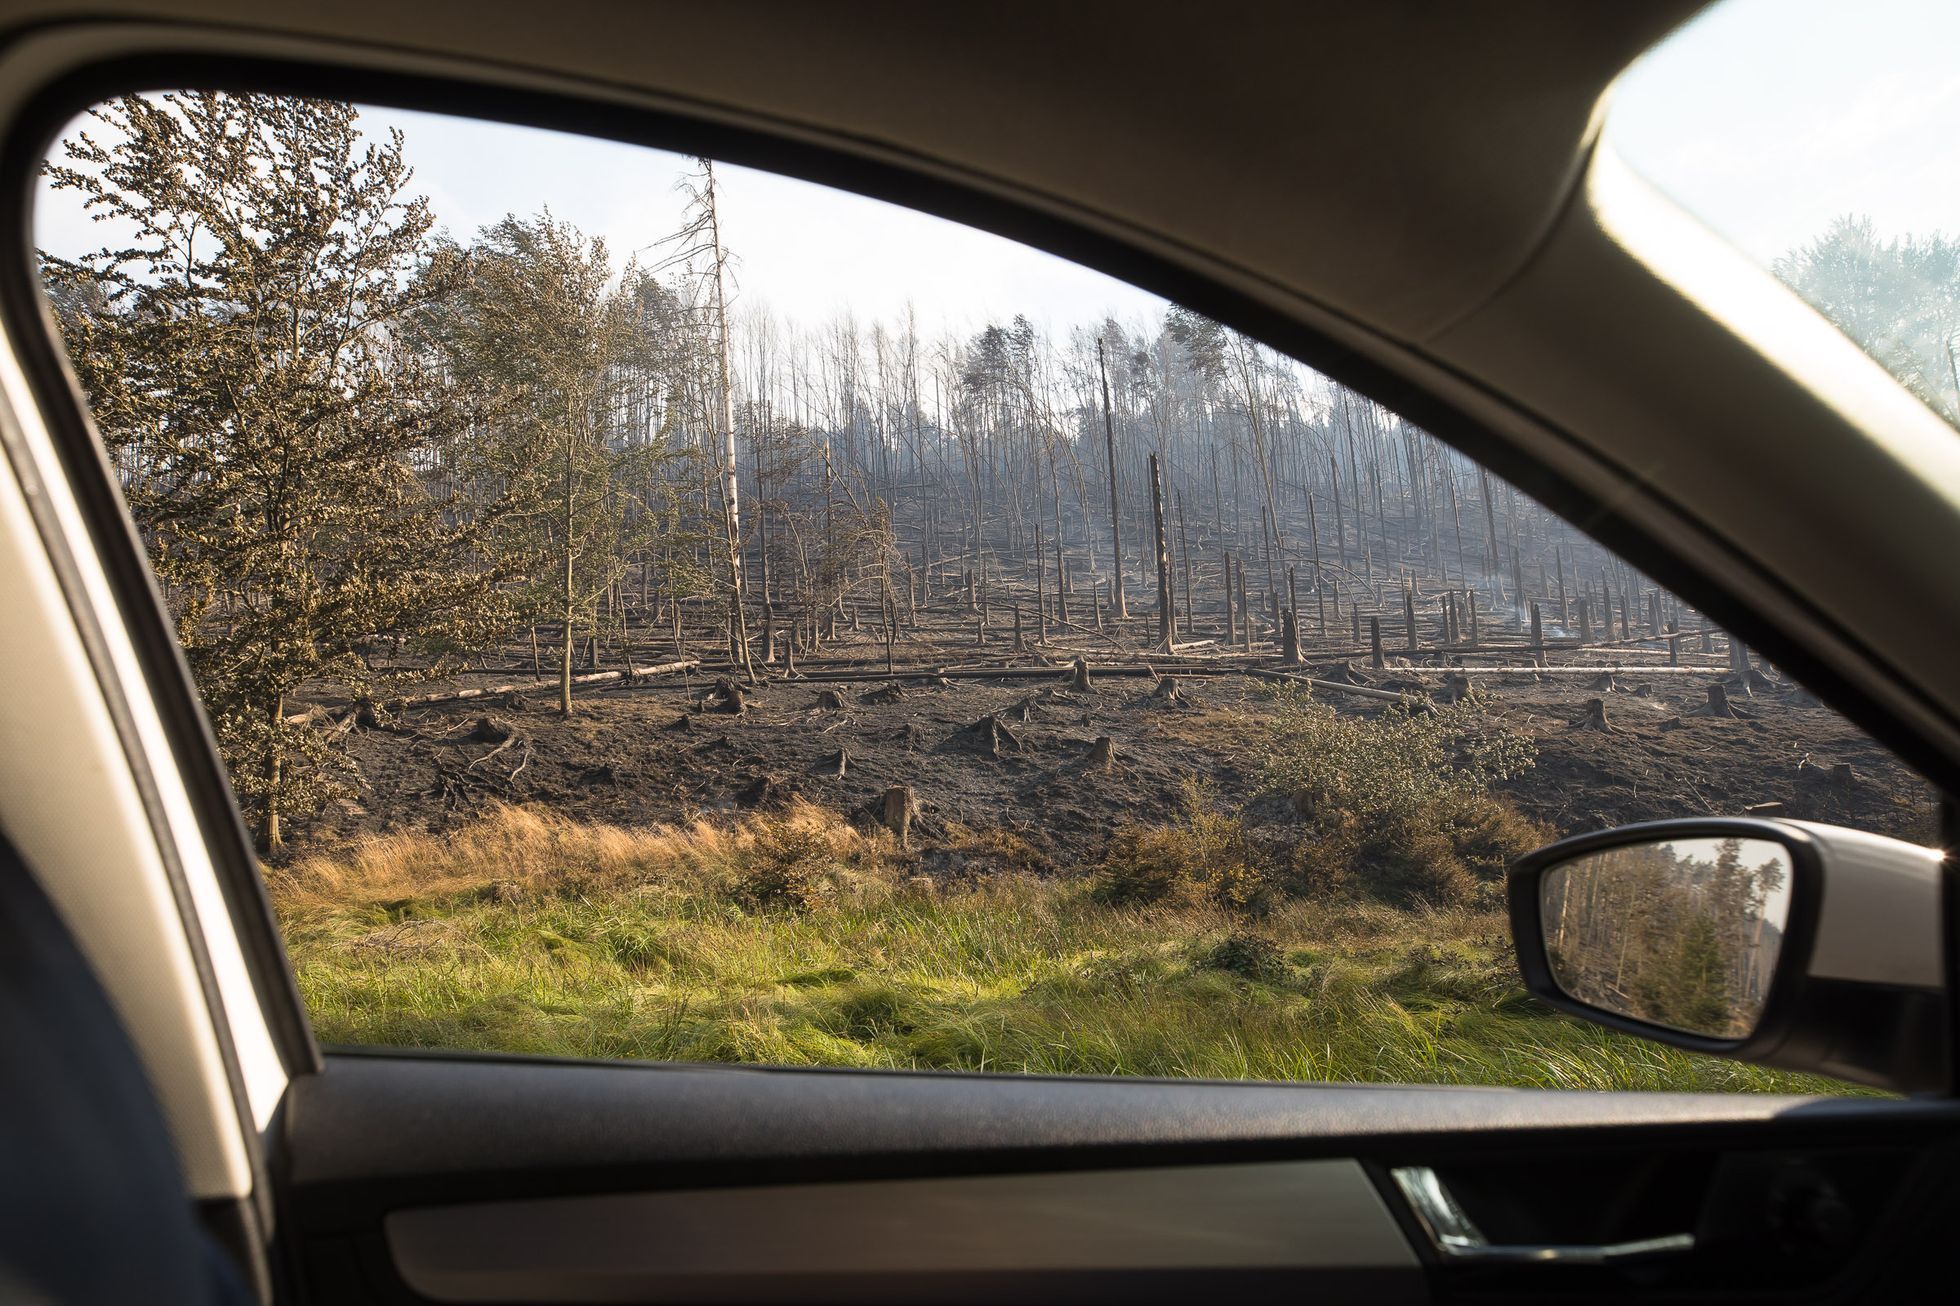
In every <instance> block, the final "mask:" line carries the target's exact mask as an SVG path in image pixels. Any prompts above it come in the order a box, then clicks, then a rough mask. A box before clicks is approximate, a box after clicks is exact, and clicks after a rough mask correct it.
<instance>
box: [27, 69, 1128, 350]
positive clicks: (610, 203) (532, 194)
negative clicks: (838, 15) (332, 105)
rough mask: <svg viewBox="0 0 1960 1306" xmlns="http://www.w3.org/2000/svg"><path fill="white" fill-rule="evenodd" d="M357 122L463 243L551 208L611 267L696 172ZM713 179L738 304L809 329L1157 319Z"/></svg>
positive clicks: (941, 231) (535, 134) (1083, 289)
mask: <svg viewBox="0 0 1960 1306" xmlns="http://www.w3.org/2000/svg"><path fill="white" fill-rule="evenodd" d="M361 123H362V125H363V126H364V127H366V128H367V130H369V131H370V132H372V133H373V134H375V135H377V136H378V135H380V134H382V133H383V132H385V131H386V130H387V128H388V127H390V126H394V127H399V128H401V131H402V135H403V139H404V154H405V155H406V157H407V159H408V162H409V164H410V166H412V167H413V168H414V170H415V176H414V180H413V182H412V183H411V186H410V189H411V190H412V191H415V192H419V193H421V194H425V195H427V196H428V197H429V203H430V207H431V208H432V209H433V210H434V212H435V216H436V221H437V225H438V226H439V227H446V228H447V229H448V230H449V231H450V233H451V234H452V235H454V236H456V237H457V238H458V239H459V240H463V241H465V242H467V241H468V240H469V239H470V238H471V237H472V236H474V235H475V234H476V232H477V230H478V229H479V228H481V227H484V226H487V225H489V224H490V223H493V222H495V221H497V220H498V219H499V218H501V217H503V216H504V214H506V213H516V214H518V215H520V216H526V217H528V216H531V215H533V214H535V213H536V212H537V211H538V210H539V209H540V208H541V207H543V206H545V205H549V206H550V208H551V211H552V213H553V214H554V215H555V216H556V217H558V218H559V219H561V220H565V221H570V222H571V223H573V224H574V225H576V226H577V227H579V228H580V229H581V230H582V231H584V232H585V233H586V234H587V235H589V236H603V237H604V238H605V240H606V244H607V247H608V248H609V249H610V251H611V253H612V256H613V266H614V267H615V269H617V268H618V267H620V266H622V265H623V264H624V263H625V261H626V259H627V257H628V256H630V255H631V254H633V252H634V251H636V250H641V249H644V247H646V246H648V245H650V244H652V243H653V242H655V241H658V240H660V239H662V238H663V237H666V236H669V235H671V234H672V233H673V232H674V231H675V230H676V229H677V228H678V227H679V226H680V225H681V220H682V210H683V208H684V207H685V206H686V204H687V197H686V196H685V195H684V194H683V193H682V192H681V191H680V190H679V189H678V188H677V183H678V182H679V180H680V179H681V177H682V176H683V175H684V174H687V173H689V172H692V171H693V170H694V167H695V165H694V163H693V161H692V160H691V159H688V158H685V157H683V156H681V155H677V154H669V153H666V152H664V151H660V150H649V149H645V148H643V147H640V146H634V145H620V144H617V143H615V142H611V141H600V140H592V139H589V138H586V137H581V136H572V135H565V134H561V133H557V132H547V131H537V130H533V129H530V128H523V127H511V126H506V125H503V124H499V123H483V122H476V121H472V120H469V119H463V118H449V117H444V116H441V115H435V114H423V113H408V112H404V111H401V110H394V109H377V108H366V107H364V108H363V109H362V110H361ZM715 176H716V181H717V189H718V191H719V193H720V195H719V197H720V205H721V219H722V229H723V238H724V240H725V242H726V244H727V245H728V248H729V249H730V251H731V252H732V253H733V255H734V256H735V260H736V261H735V263H734V265H733V267H734V272H735V276H736V279H737V282H738V285H739V297H738V301H737V302H738V306H748V307H756V306H766V307H768V308H769V309H771V310H773V311H774V312H776V313H779V314H782V315H784V316H787V317H789V318H792V319H794V320H796V321H798V322H800V323H802V324H804V325H809V326H814V325H818V324H821V323H824V322H828V321H829V320H831V319H832V318H833V317H834V316H836V314H837V313H838V312H839V311H840V310H841V309H843V308H845V307H846V306H848V307H849V308H850V310H851V311H852V312H853V313H854V314H855V315H856V316H857V318H858V319H859V320H860V321H869V320H871V319H882V320H885V321H892V320H895V319H897V318H898V317H900V316H901V315H902V314H903V312H904V310H905V307H906V305H907V303H908V302H909V303H910V304H912V305H913V306H914V307H915V308H916V310H917V312H918V315H919V325H920V328H921V330H922V331H923V332H925V333H926V334H928V335H931V334H934V333H936V332H937V331H938V330H939V329H940V328H942V327H945V328H950V329H952V330H954V331H956V332H959V333H961V334H966V333H968V332H971V331H976V330H978V329H979V328H981V327H982V326H985V325H986V324H987V323H988V322H990V321H999V322H1003V323H1004V322H1006V321H1008V320H1009V319H1011V318H1012V317H1013V316H1014V315H1015V314H1016V313H1023V314H1026V315H1027V317H1028V318H1029V320H1030V321H1032V322H1033V323H1034V324H1035V325H1036V326H1039V327H1048V328H1053V329H1055V330H1057V331H1060V330H1065V329H1066V328H1067V327H1068V326H1070V325H1074V324H1076V323H1088V322H1096V321H1100V320H1102V318H1103V317H1104V316H1105V314H1108V315H1113V316H1115V317H1116V318H1117V319H1118V320H1119V321H1123V322H1132V321H1135V320H1137V319H1139V318H1141V319H1148V320H1151V321H1155V320H1157V319H1160V318H1161V317H1162V315H1163V311H1164V301H1163V300H1161V299H1159V298H1158V297H1156V296H1155V295H1150V294H1146V293H1145V292H1143V291H1141V290H1138V289H1136V288H1135V287H1132V286H1130V285H1127V284H1125V283H1124V282H1121V281H1117V280H1114V279H1112V278H1110V277H1106V276H1103V275H1102V274H1101V273H1098V272H1092V271H1090V270H1088V269H1087V268H1083V267H1080V266H1078V265H1076V264H1073V263H1069V262H1067V261H1065V260H1062V259H1059V258H1055V257H1053V256H1052V255H1049V254H1044V253H1041V252H1038V251H1036V250H1032V249H1029V248H1028V247H1027V246H1025V245H1020V244H1017V243H1015V242H1013V241H1010V240H1004V239H1002V238H1000V237H998V236H994V235H990V234H988V233H986V232H981V231H976V230H973V229H972V228H969V227H963V226H961V225H959V224H957V223H953V222H947V221H944V220H942V219H939V218H933V217H927V216H926V215H924V214H920V213H915V212H913V211H911V210H909V209H904V208H900V207H897V206H896V205H891V204H885V203H881V202H879V201H876V200H870V199H865V198H863V197H861V196H858V195H853V194H849V193H847V192H844V191H838V190H833V189H831V188H828V187H824V186H815V185H811V184H809V183H807V182H801V181H793V180H791V179H789V178H786V177H779V176H775V175H773V174H771V173H766V172H757V171H754V170H753V169H749V168H738V167H734V166H731V165H726V164H717V165H716V167H715ZM34 219H35V223H34V226H35V239H36V241H37V242H38V243H39V244H40V245H41V246H42V248H45V249H49V250H52V251H54V252H56V253H63V254H76V253H81V252H84V251H86V250H90V249H95V248H99V247H100V246H101V245H102V244H103V243H104V233H103V232H102V230H101V229H100V228H92V226H91V224H90V223H89V221H88V220H87V219H86V218H85V217H84V216H83V215H82V214H81V213H80V211H79V208H78V207H77V205H76V204H75V203H74V201H73V199H72V197H71V196H70V195H67V194H56V193H52V192H48V191H46V190H43V192H42V196H41V202H40V203H38V204H37V205H36V207H35V214H34ZM665 252H666V251H663V250H657V249H654V250H646V251H645V253H643V254H642V256H641V257H642V260H643V261H646V262H654V261H658V260H659V259H660V258H662V257H664V255H665Z"/></svg>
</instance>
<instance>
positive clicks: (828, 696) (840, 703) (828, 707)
mask: <svg viewBox="0 0 1960 1306" xmlns="http://www.w3.org/2000/svg"><path fill="white" fill-rule="evenodd" d="M817 708H818V710H819V711H823V712H842V711H843V710H844V696H843V695H842V694H840V693H838V692H837V691H836V690H834V689H826V690H824V691H822V692H821V693H819V694H818V695H817Z"/></svg>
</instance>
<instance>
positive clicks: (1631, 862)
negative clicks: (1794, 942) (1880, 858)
mask: <svg viewBox="0 0 1960 1306" xmlns="http://www.w3.org/2000/svg"><path fill="white" fill-rule="evenodd" d="M1766 848H1768V849H1771V850H1773V852H1774V854H1775V855H1774V856H1764V855H1763V853H1764V851H1765V849H1766ZM1692 849H1693V845H1689V846H1688V847H1686V848H1684V847H1683V846H1682V845H1680V844H1673V843H1644V844H1632V845H1628V846H1626V847H1622V848H1613V849H1608V850H1606V851H1604V852H1598V853H1592V854H1589V855H1587V856H1584V857H1579V858H1575V859H1574V860H1573V861H1571V862H1569V863H1567V864H1566V865H1564V866H1562V867H1559V868H1556V869H1554V870H1553V871H1551V872H1550V873H1548V874H1547V875H1546V877H1545V881H1544V895H1543V899H1542V902H1541V904H1540V906H1541V911H1542V915H1543V921H1544V930H1545V940H1546V946H1547V950H1548V952H1549V954H1550V957H1551V963H1552V972H1553V975H1554V977H1555V978H1556V979H1557V980H1558V983H1559V986H1560V987H1561V988H1563V989H1564V990H1565V991H1566V992H1568V993H1570V994H1572V995H1573V996H1574V997H1577V998H1580V999H1582V1000H1584V1001H1587V1002H1591V1003H1594V1004H1595V1005H1598V1006H1602V1007H1605V1008H1607V1009H1608V1010H1611V1011H1617V1012H1619V1013H1621V1014H1622V1015H1628V1016H1634V1017H1636V1018H1638V1019H1641V1020H1647V1021H1652V1022H1654V1023H1656V1024H1661V1025H1669V1026H1673V1027H1674V1028H1677V1029H1686V1030H1693V1031H1695V1032H1697V1033H1703V1034H1711V1035H1715V1036H1718V1037H1734V1038H1739V1037H1741V1036H1743V1035H1746V1034H1747V1033H1748V1032H1749V1031H1750V1030H1751V1029H1752V1028H1754V1027H1755V1023H1756V1019H1757V1017H1758V1016H1759V1015H1760V1014H1761V1013H1762V1008H1763V999H1764V996H1765V994H1766V993H1767V991H1768V985H1769V981H1770V977H1771V975H1772V974H1773V973H1774V970H1775V964H1776V957H1777V954H1778V952H1779V950H1780V949H1781V947H1782V941H1783V932H1782V926H1783V921H1782V919H1781V916H1780V914H1779V913H1778V912H1776V911H1775V910H1773V908H1772V904H1773V903H1775V902H1779V901H1781V899H1780V897H1779V896H1778V895H1779V893H1780V891H1781V890H1782V889H1783V887H1784V883H1785V879H1786V876H1787V868H1786V864H1785V862H1784V860H1783V857H1782V851H1781V849H1780V848H1775V846H1774V845H1765V844H1763V843H1762V842H1761V841H1759V840H1750V841H1744V840H1741V839H1723V840H1721V841H1720V842H1718V843H1716V844H1715V845H1714V849H1713V855H1712V856H1710V857H1705V858H1698V857H1696V856H1695V855H1694V852H1693V851H1692ZM1745 850H1746V851H1748V852H1749V853H1750V854H1752V855H1754V856H1756V857H1758V858H1760V860H1758V861H1757V862H1756V863H1755V864H1753V865H1751V864H1748V863H1747V862H1746V861H1745V856H1744V854H1745Z"/></svg>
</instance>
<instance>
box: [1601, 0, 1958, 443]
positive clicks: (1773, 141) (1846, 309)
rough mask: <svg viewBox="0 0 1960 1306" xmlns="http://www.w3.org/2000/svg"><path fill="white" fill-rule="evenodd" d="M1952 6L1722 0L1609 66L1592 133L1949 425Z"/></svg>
mask: <svg viewBox="0 0 1960 1306" xmlns="http://www.w3.org/2000/svg"><path fill="white" fill-rule="evenodd" d="M1956 43H1960V8H1956V7H1955V6H1953V5H1951V4H1946V3H1943V0H1867V3H1864V4H1860V5H1857V6H1856V7H1854V8H1846V7H1845V6H1843V5H1836V4H1831V3H1828V0H1721V3H1719V4H1715V5H1711V6H1710V7H1709V8H1708V9H1707V10H1706V11H1705V12H1704V13H1702V14H1701V15H1699V16H1698V17H1696V18H1695V19H1694V20H1693V21H1692V22H1690V23H1688V24H1687V25H1686V26H1684V27H1683V28H1682V29H1681V30H1680V31H1678V32H1676V33H1675V34H1674V35H1673V36H1671V37H1669V38H1668V39H1667V40H1666V41H1663V42H1662V43H1661V44H1660V45H1659V46H1658V47H1656V48H1655V49H1654V50H1653V51H1652V52H1650V53H1649V54H1648V55H1647V56H1646V57H1645V58H1643V59H1642V60H1641V61H1640V62H1639V63H1637V64H1635V65H1634V67H1633V68H1632V69H1631V70H1630V71H1629V72H1628V73H1627V74H1626V75H1625V76H1624V77H1622V78H1621V79H1620V81H1619V83H1618V84H1617V85H1616V86H1615V88H1614V92H1613V96H1612V100H1611V104H1610V112H1609V113H1608V115H1607V120H1606V140H1607V142H1608V144H1610V145H1611V146H1612V147H1613V148H1614V149H1615V150H1616V151H1617V152H1618V153H1619V154H1620V155H1621V156H1622V157H1624V158H1625V159H1626V160H1627V161H1628V162H1629V163H1631V164H1632V165H1633V166H1634V168H1635V169H1637V170H1638V171H1639V172H1640V173H1642V174H1643V175H1644V176H1645V177H1646V178H1647V179H1648V180H1650V181H1652V182H1653V183H1654V184H1655V185H1656V186H1658V187H1659V188H1660V189H1661V190H1663V191H1665V192H1666V193H1667V194H1668V196H1669V197H1671V198H1672V199H1673V200H1675V201H1676V202H1678V203H1679V204H1681V205H1682V206H1683V207H1684V208H1686V209H1687V210H1689V211H1690V212H1692V213H1694V214H1695V215H1696V216H1697V217H1699V218H1700V219H1701V220H1702V221H1703V222H1705V223H1707V224H1708V225H1709V226H1710V227H1711V228H1712V229H1714V230H1715V231H1716V232H1717V233H1719V234H1720V235H1722V236H1723V237H1725V238H1727V239H1728V240H1729V241H1731V242H1732V243H1734V245H1735V246H1736V247H1737V248H1738V249H1740V250H1741V251H1742V252H1743V253H1745V254H1747V255H1748V256H1749V257H1751V258H1753V259H1755V260H1756V261H1757V262H1759V263H1761V264H1762V265H1763V266H1765V267H1767V268H1769V269H1771V270H1772V271H1773V272H1774V273H1775V274H1776V275H1777V276H1778V277H1779V278H1781V279H1782V280H1783V281H1784V282H1785V283H1786V284H1787V285H1789V286H1790V287H1791V288H1792V289H1793V290H1795V291H1796V292H1797V293H1798V294H1799V295H1802V296H1803V297H1804V299H1806V300H1807V301H1809V303H1810V304H1811V306H1812V307H1814V308H1816V309H1817V310H1818V311H1820V312H1821V313H1823V314H1824V315H1825V316H1826V317H1828V318H1830V319H1831V321H1833V322H1834V323H1836V324H1837V325H1838V327H1839V328H1840V329H1842V330H1843V331H1844V332H1845V334H1846V335H1848V336H1850V337H1851V338H1852V339H1853V340H1855V341H1856V342H1857V343H1858V344H1859V345H1860V346H1861V347H1862V348H1863V349H1864V350H1865V351H1866V352H1867V353H1869V354H1870V355H1871V356H1872V357H1873V358H1874V359H1876V360H1877V361H1878V362H1880V363H1882V364H1883V365H1884V366H1885V367H1886V369H1887V370H1889V371H1890V372H1891V373H1892V374H1893V375H1894V376H1895V377H1897V378H1898V379H1899V380H1900V381H1901V382H1903V383H1904V384H1905V385H1906V386H1907V387H1908V388H1909V389H1911V390H1912V392H1913V393H1914V394H1916V395H1918V396H1919V397H1920V399H1922V400H1924V401H1925V403H1926V405H1927V406H1928V407H1930V408H1931V409H1933V411H1935V412H1937V413H1939V414H1940V415H1941V416H1942V417H1944V418H1945V419H1946V420H1947V421H1948V422H1951V423H1955V424H1960V229H1957V228H1956V226H1955V222H1956V216H1960V215H1957V214H1956V209H1955V205H1954V196H1955V190H1954V186H1953V180H1952V178H1953V175H1954V171H1955V167H1956V165H1960V73H1956V72H1955V71H1954V67H1953V60H1952V57H1951V51H1952V50H1953V49H1954V47H1955V44H1956Z"/></svg>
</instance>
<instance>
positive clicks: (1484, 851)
mask: <svg viewBox="0 0 1960 1306" xmlns="http://www.w3.org/2000/svg"><path fill="white" fill-rule="evenodd" d="M1533 758H1534V749H1533V745H1532V743H1531V741H1530V740H1529V739H1528V738H1526V737H1525V736H1523V735H1521V734H1519V733H1517V732H1516V731H1513V730H1511V729H1510V728H1508V727H1507V726H1505V725H1503V723H1501V722H1499V721H1497V720H1496V719H1495V718H1493V717H1492V716H1491V715H1490V714H1489V713H1487V712H1486V711H1484V710H1483V709H1482V708H1481V707H1479V706H1477V705H1476V704H1474V703H1468V702H1465V703H1460V704H1457V705H1455V706H1453V707H1447V708H1440V709H1435V710H1431V711H1425V712H1410V711H1404V710H1401V709H1399V708H1396V709H1390V710H1389V711H1386V712H1382V713H1380V714H1379V715H1375V716H1349V715H1345V714H1343V713H1340V712H1337V711H1335V710H1334V709H1333V708H1331V707H1329V706H1327V705H1326V704H1324V703H1321V702H1318V701H1317V700H1315V699H1314V698H1313V697H1312V696H1311V695H1309V694H1305V693H1297V692H1286V693H1282V694H1281V695H1280V696H1279V699H1278V706H1277V708H1276V711H1275V714H1274V717H1273V719H1272V722H1271V724H1270V726H1269V728H1268V731H1267V738H1266V742H1265V744H1264V746H1263V747H1262V750H1261V756H1260V761H1261V768H1262V773H1263V776H1264V780H1265V786H1266V792H1268V793H1279V794H1285V795H1287V796H1289V797H1290V798H1291V800H1292V802H1293V806H1294V810H1295V811H1296V812H1298V813H1299V815H1300V817H1301V818H1302V820H1303V821H1304V823H1305V826H1306V832H1305V834H1304V835H1303V836H1302V838H1301V839H1300V842H1299V844H1298V845H1297V846H1296V847H1295V849H1294V850H1293V852H1292V854H1291V855H1290V856H1289V857H1288V859H1287V864H1286V865H1285V867H1284V868H1283V872H1282V875H1283V879H1284V880H1285V882H1286V884H1287V886H1288V888H1290V889H1291V890H1292V891H1293V892H1295V893H1301V894H1309V895H1325V894H1339V893H1344V892H1350V891H1356V890H1358V891H1360V892H1364V893H1366V894H1368V895H1370V896H1372V897H1375V898H1379V899H1381V900H1382V901H1384V902H1388V903H1393V904H1396V905H1398V906H1414V905H1428V906H1460V905H1464V904H1467V903H1469V902H1471V901H1472V900H1473V899H1475V898H1476V896H1477V885H1478V883H1479V881H1490V880H1496V879H1499V878H1501V877H1502V875H1503V872H1504V867H1505V865H1506V864H1507V863H1508V862H1509V861H1510V860H1511V859H1512V858H1513V857H1516V856H1517V855H1518V854H1520V853H1522V852H1525V851H1528V850H1529V849H1530V848H1533V847H1536V846H1537V845H1538V844H1540V843H1542V842H1544V841H1545V838H1546V834H1545V831H1544V830H1543V829H1542V828H1540V827H1539V826H1538V825H1537V824H1536V823H1534V822H1532V821H1530V820H1528V819H1527V818H1526V817H1524V816H1523V815H1521V814H1520V813H1519V812H1518V811H1517V810H1516V809H1515V808H1513V807H1512V806H1510V804H1508V803H1506V802H1505V801H1503V800H1502V799H1500V798H1497V797H1494V796H1493V795H1492V794H1491V792H1490V788H1491V786H1492V785H1493V784H1496V783H1497V782H1499V781H1501V780H1506V779H1509V778H1511V777H1512V776H1515V775H1518V774H1520V773H1521V772H1523V771H1524V770H1526V769H1528V768H1529V767H1530V766H1531V765H1532V762H1533Z"/></svg>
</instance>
